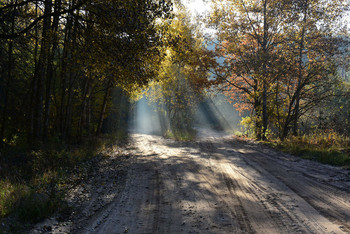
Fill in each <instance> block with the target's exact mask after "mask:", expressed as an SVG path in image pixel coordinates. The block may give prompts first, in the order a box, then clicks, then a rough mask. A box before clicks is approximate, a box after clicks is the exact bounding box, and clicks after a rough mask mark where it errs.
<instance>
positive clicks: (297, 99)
mask: <svg viewBox="0 0 350 234" xmlns="http://www.w3.org/2000/svg"><path fill="white" fill-rule="evenodd" d="M307 8H308V0H305V2H304V3H303V14H304V18H303V26H302V31H301V37H300V41H299V69H298V70H299V71H298V87H297V90H296V95H295V108H294V125H293V135H294V136H296V135H298V120H299V115H300V114H299V108H300V92H301V85H302V79H303V73H302V71H303V50H304V40H305V27H306V19H307Z"/></svg>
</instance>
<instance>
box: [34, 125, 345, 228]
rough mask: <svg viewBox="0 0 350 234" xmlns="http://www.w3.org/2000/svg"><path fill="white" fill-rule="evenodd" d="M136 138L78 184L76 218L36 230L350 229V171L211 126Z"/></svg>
mask: <svg viewBox="0 0 350 234" xmlns="http://www.w3.org/2000/svg"><path fill="white" fill-rule="evenodd" d="M132 141H133V144H131V145H130V147H128V149H126V151H125V152H124V153H122V154H120V153H113V152H111V154H112V155H113V154H114V155H115V156H111V157H107V158H105V159H104V160H102V161H100V162H99V163H98V168H97V169H96V170H95V171H94V172H93V173H92V174H91V175H90V176H89V178H88V180H87V181H89V183H88V184H87V185H85V186H82V185H79V186H78V187H75V188H74V189H73V190H72V191H75V192H72V193H71V196H72V198H71V200H72V202H73V204H76V203H79V204H80V207H78V208H77V210H76V211H75V213H74V212H73V214H72V215H71V216H70V218H69V220H68V221H65V222H58V221H57V220H56V219H51V220H49V221H46V222H44V223H45V226H43V225H42V226H41V227H37V228H35V229H33V231H32V233H46V232H49V233H62V232H70V233H269V234H270V233H350V173H349V171H346V170H342V169H340V168H335V167H331V166H327V165H321V164H319V163H316V162H311V161H307V160H301V159H299V158H296V157H293V156H289V155H284V154H282V153H278V152H276V151H274V150H271V149H267V148H263V147H261V146H259V145H256V144H253V143H249V144H248V143H244V142H239V141H237V140H235V139H234V138H232V137H230V136H225V135H221V134H220V133H217V132H212V131H204V130H202V131H200V137H199V138H198V139H197V140H196V141H195V142H187V143H180V142H175V141H172V140H169V139H164V138H162V137H159V136H150V135H143V134H133V136H132ZM78 201H80V202H78ZM55 222H56V223H55ZM48 227H49V228H48Z"/></svg>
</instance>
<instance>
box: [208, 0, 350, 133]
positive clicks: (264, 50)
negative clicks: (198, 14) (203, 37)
mask: <svg viewBox="0 0 350 234" xmlns="http://www.w3.org/2000/svg"><path fill="white" fill-rule="evenodd" d="M347 5H348V3H346V2H345V1H342V0H339V1H338V0H337V1H327V2H326V3H325V2H324V1H319V0H312V1H308V0H305V1H288V0H284V1H266V0H261V1H243V0H237V1H215V4H214V11H213V12H212V16H211V18H210V20H209V23H210V24H211V25H213V26H215V27H216V29H217V38H218V40H217V41H216V42H214V43H215V44H216V48H215V54H214V55H213V56H214V57H216V59H215V60H212V66H211V69H212V71H213V74H214V76H215V78H216V80H217V84H218V86H219V87H221V88H222V89H223V90H224V91H225V92H226V94H227V95H228V96H229V97H230V99H232V100H234V101H235V102H234V106H235V107H236V108H238V110H240V111H242V112H243V111H246V110H249V111H250V113H251V116H252V120H253V121H254V124H255V126H254V132H255V135H256V137H257V138H259V139H266V137H267V133H266V131H267V129H270V130H271V131H273V132H274V134H276V135H278V136H279V137H281V139H283V138H284V137H286V136H287V135H288V134H289V132H291V130H292V133H293V134H294V135H297V131H298V129H299V125H300V122H301V121H300V119H301V117H302V116H304V115H305V114H306V113H308V112H310V111H311V110H313V109H315V108H317V107H320V105H321V104H323V103H324V102H326V101H327V99H328V98H329V97H331V96H332V95H333V92H334V90H335V89H336V87H337V85H338V84H339V78H338V77H337V76H336V68H337V66H339V65H340V63H339V58H340V57H342V58H344V56H346V53H345V49H344V48H347V45H348V42H349V40H347V39H346V33H345V34H344V33H343V32H345V31H342V30H341V29H339V27H341V25H339V24H338V25H337V24H336V23H337V22H339V21H338V20H339V18H341V17H342V15H343V14H345V10H346V6H347ZM220 59H221V60H222V62H221V61H220Z"/></svg>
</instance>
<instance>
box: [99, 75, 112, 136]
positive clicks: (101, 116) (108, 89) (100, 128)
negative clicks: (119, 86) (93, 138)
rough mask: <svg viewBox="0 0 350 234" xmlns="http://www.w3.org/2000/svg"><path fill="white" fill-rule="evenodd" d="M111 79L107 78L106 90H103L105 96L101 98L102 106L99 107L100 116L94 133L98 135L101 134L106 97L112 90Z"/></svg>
mask: <svg viewBox="0 0 350 234" xmlns="http://www.w3.org/2000/svg"><path fill="white" fill-rule="evenodd" d="M112 84H113V83H112V80H108V82H107V87H106V92H105V96H104V98H103V104H102V108H101V112H100V118H99V121H98V126H97V130H96V135H97V136H98V135H100V134H101V130H102V124H103V120H104V117H105V113H106V108H107V101H108V98H109V96H110V92H111V90H112Z"/></svg>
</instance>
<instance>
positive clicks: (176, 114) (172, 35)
mask: <svg viewBox="0 0 350 234" xmlns="http://www.w3.org/2000/svg"><path fill="white" fill-rule="evenodd" d="M185 16H186V15H185V14H184V13H181V12H179V13H178V14H177V15H176V18H174V20H173V21H172V23H171V24H170V25H169V27H168V31H167V34H166V37H165V40H167V41H168V43H169V44H168V46H167V47H165V48H164V53H165V54H166V55H165V57H164V59H163V60H162V62H161V67H162V70H161V71H160V73H159V74H158V76H157V79H156V80H155V81H153V82H152V83H151V84H150V86H149V89H148V90H147V92H146V95H147V96H148V98H149V100H150V102H152V103H154V104H156V106H157V107H158V111H159V112H160V115H161V116H162V119H167V120H168V121H162V122H163V124H162V125H163V126H162V128H163V132H164V134H165V135H167V136H170V137H173V138H175V139H191V138H193V136H194V134H193V131H194V130H193V129H192V127H193V121H194V114H195V109H196V106H197V104H198V103H199V101H200V100H201V99H202V97H203V92H204V89H205V87H208V85H209V82H208V79H207V77H208V75H207V71H206V70H205V69H204V68H203V67H201V66H199V65H198V57H200V56H201V54H202V53H203V51H204V48H203V45H202V40H200V39H198V38H197V37H195V30H196V29H195V27H194V26H191V25H190V23H189V22H188V21H186V18H185Z"/></svg>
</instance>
